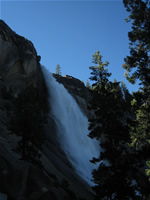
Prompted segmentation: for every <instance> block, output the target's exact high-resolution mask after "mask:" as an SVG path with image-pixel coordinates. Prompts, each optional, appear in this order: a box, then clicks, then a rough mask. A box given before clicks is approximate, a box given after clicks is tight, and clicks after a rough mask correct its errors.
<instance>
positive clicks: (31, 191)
mask: <svg viewBox="0 0 150 200" xmlns="http://www.w3.org/2000/svg"><path fill="white" fill-rule="evenodd" d="M68 80H69V81H70V79H68ZM67 84H68V83H66V87H67ZM30 90H31V91H33V93H29V94H30V95H28V96H29V97H28V98H27V94H28V91H30ZM83 91H84V92H85V94H86V92H87V91H85V90H84V87H83ZM76 92H79V93H82V91H76ZM35 94H36V96H34V95H35ZM20 96H21V97H22V98H20ZM76 97H77V98H76V99H77V101H80V102H83V105H84V106H83V107H86V105H85V104H86V103H85V102H86V100H85V101H84V96H82V97H81V95H79V94H77V96H76ZM18 98H19V100H20V99H21V100H20V105H21V106H22V104H23V105H24V108H25V109H26V107H27V106H31V108H34V105H31V104H28V102H26V101H25V100H26V99H29V100H30V102H33V100H34V98H36V102H35V106H36V112H37V113H40V115H41V116H46V122H45V123H44V138H45V139H44V142H43V144H42V148H41V150H40V155H41V157H40V161H41V163H42V166H43V167H42V168H40V167H38V166H37V165H36V164H34V162H33V163H32V162H28V160H23V159H21V157H20V154H19V153H18V152H17V151H15V150H14V149H15V148H16V145H17V144H18V141H19V140H20V136H19V135H17V134H16V132H15V130H17V129H15V130H14V131H13V130H11V131H10V128H9V122H10V120H11V119H13V118H15V117H16V115H15V112H16V110H15V106H16V104H15V103H14V102H16V100H17V99H18ZM79 98H81V99H79ZM81 104H82V103H81ZM17 106H18V105H17ZM80 106H81V105H80ZM17 108H18V107H17ZM21 108H22V107H21ZM50 110H51V108H50V107H49V105H48V91H47V87H46V84H45V80H44V77H43V74H42V71H41V65H40V56H38V55H37V52H36V50H35V48H34V46H33V44H32V42H31V41H29V40H27V39H25V38H24V37H22V36H19V35H18V34H16V33H15V32H14V31H12V30H11V29H10V27H9V26H8V25H7V24H6V23H5V22H4V21H2V20H0V198H3V199H8V200H49V199H51V200H67V199H68V200H69V199H70V200H73V199H80V200H81V199H89V200H92V199H93V193H92V192H91V189H90V187H89V186H88V184H87V183H85V181H83V180H82V179H81V178H80V177H79V176H78V175H77V174H76V172H75V170H74V169H73V167H72V165H71V164H70V162H69V161H68V159H67V157H66V155H65V153H64V152H63V150H62V149H61V148H60V144H59V142H58V140H57V134H56V132H57V128H56V124H55V123H54V119H53V116H52V115H51V112H50ZM83 110H84V111H85V112H86V108H84V109H83ZM20 112H23V111H22V110H20ZM18 117H19V115H18ZM15 119H16V120H18V119H17V118H15ZM29 119H30V116H29ZM33 123H34V122H33ZM15 128H16V127H15Z"/></svg>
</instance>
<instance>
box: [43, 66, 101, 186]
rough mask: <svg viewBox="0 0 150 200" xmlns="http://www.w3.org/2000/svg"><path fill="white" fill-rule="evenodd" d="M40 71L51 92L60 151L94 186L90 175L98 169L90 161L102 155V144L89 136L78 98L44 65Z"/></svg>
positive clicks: (50, 101) (86, 120)
mask: <svg viewBox="0 0 150 200" xmlns="http://www.w3.org/2000/svg"><path fill="white" fill-rule="evenodd" d="M41 68H42V72H43V74H44V77H45V81H46V84H47V87H48V90H49V95H50V99H49V103H50V107H51V112H52V114H53V115H54V119H55V123H56V125H57V128H58V133H57V134H58V138H59V142H60V145H61V148H62V149H63V150H64V152H65V153H66V155H67V157H68V159H69V161H70V162H71V164H72V165H73V167H74V169H75V171H76V173H77V174H78V175H80V176H81V177H82V178H83V179H84V180H85V181H86V182H87V183H88V184H89V185H91V186H92V185H94V183H93V182H92V181H91V179H92V174H91V172H92V170H93V169H95V168H97V165H96V164H93V163H91V162H90V160H91V159H92V158H93V157H98V156H99V151H100V147H99V143H98V141H97V140H95V139H91V138H89V137H88V133H89V131H88V119H87V117H86V116H85V115H84V114H83V112H82V111H81V109H80V107H79V106H78V104H77V103H76V101H75V99H74V98H73V97H72V96H71V95H70V94H69V92H68V91H67V90H66V89H65V87H64V86H63V85H62V84H60V83H58V82H57V81H56V80H55V78H54V77H53V76H52V74H51V73H50V72H49V71H48V70H47V69H46V68H45V67H44V66H41Z"/></svg>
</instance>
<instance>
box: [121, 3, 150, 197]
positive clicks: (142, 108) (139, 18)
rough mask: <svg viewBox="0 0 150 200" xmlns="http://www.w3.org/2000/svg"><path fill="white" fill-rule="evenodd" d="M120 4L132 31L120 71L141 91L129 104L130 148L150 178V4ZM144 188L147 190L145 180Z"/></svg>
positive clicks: (146, 195)
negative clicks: (127, 50) (128, 49)
mask: <svg viewBox="0 0 150 200" xmlns="http://www.w3.org/2000/svg"><path fill="white" fill-rule="evenodd" d="M123 2H124V5H125V7H126V9H127V11H128V12H129V13H130V15H129V17H128V18H127V21H131V22H132V30H131V31H130V32H129V33H128V36H129V40H130V56H127V57H126V58H125V59H124V60H125V64H124V65H123V67H124V68H125V69H126V77H127V80H129V82H131V83H133V84H134V83H135V82H136V81H137V80H138V82H139V85H140V90H139V91H137V92H136V93H134V99H133V101H132V106H133V108H132V109H133V111H134V115H135V116H136V118H135V120H134V121H132V122H131V124H130V129H131V130H130V133H131V137H132V146H133V148H135V150H136V151H137V154H138V158H139V163H141V164H143V167H144V165H145V163H147V164H148V169H146V174H147V175H148V176H150V173H149V172H150V168H149V167H150V165H149V161H148V160H150V154H149V152H150V1H149V0H143V1H142V0H132V1H131V0H129V1H127V0H124V1H123ZM141 157H142V158H141ZM145 185H147V188H148V187H150V185H149V183H148V178H147V181H145ZM140 187H141V186H140ZM148 190H149V189H146V188H145V190H144V189H143V188H141V194H142V195H143V199H146V198H150V190H149V191H148Z"/></svg>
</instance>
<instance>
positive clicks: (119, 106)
mask: <svg viewBox="0 0 150 200" xmlns="http://www.w3.org/2000/svg"><path fill="white" fill-rule="evenodd" d="M93 63H95V64H96V66H92V67H90V69H91V70H92V72H91V75H92V76H91V77H90V79H91V80H93V81H95V82H94V83H93V87H94V93H95V95H94V97H93V99H92V101H91V109H93V111H94V113H95V119H94V120H90V121H89V122H90V125H89V130H90V133H89V136H90V137H91V138H96V139H98V140H99V141H100V147H101V149H102V151H101V152H100V155H99V157H98V158H93V159H92V160H91V162H93V163H97V162H99V163H100V164H99V167H98V169H95V170H94V171H93V181H94V183H95V184H96V185H95V186H94V187H93V189H94V191H95V192H96V194H97V199H109V200H112V199H118V200H122V199H130V198H132V199H134V197H135V193H134V185H132V178H131V177H130V176H129V171H130V172H131V170H132V163H133V162H132V159H130V158H129V157H128V153H127V152H128V148H127V142H129V141H130V137H129V132H128V127H127V126H126V124H125V123H124V122H123V120H124V109H123V108H124V104H125V101H124V99H123V98H122V93H121V88H120V87H119V82H117V81H115V82H114V83H112V82H111V81H109V77H110V76H111V74H110V73H109V72H108V69H107V68H106V67H107V66H108V62H105V63H103V62H102V56H101V55H100V54H99V51H97V52H96V53H95V54H94V55H93Z"/></svg>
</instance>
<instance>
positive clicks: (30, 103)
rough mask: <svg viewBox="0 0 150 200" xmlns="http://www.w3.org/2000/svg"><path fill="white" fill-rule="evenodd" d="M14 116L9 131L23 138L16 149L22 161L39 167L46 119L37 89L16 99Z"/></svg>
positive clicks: (9, 124) (31, 89)
mask: <svg viewBox="0 0 150 200" xmlns="http://www.w3.org/2000/svg"><path fill="white" fill-rule="evenodd" d="M13 103H14V104H13V105H14V110H13V115H12V117H11V118H10V120H9V123H8V128H9V130H10V131H11V132H12V133H14V134H16V135H17V136H21V139H20V140H19V142H18V144H17V147H16V149H14V150H15V151H16V152H18V153H19V154H20V155H21V159H22V160H26V161H29V162H31V163H34V164H36V165H38V166H40V167H41V166H42V165H41V162H40V156H41V154H40V150H41V146H42V144H43V140H44V130H43V125H44V123H45V122H46V120H45V119H46V118H45V117H44V116H42V113H41V110H40V107H39V103H38V91H37V88H33V87H31V88H28V89H26V90H25V91H23V92H22V93H20V94H19V95H18V97H16V98H15V99H14V102H13Z"/></svg>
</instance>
